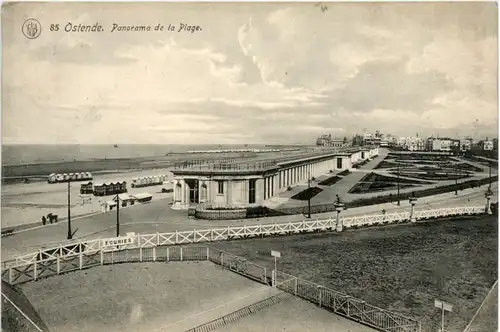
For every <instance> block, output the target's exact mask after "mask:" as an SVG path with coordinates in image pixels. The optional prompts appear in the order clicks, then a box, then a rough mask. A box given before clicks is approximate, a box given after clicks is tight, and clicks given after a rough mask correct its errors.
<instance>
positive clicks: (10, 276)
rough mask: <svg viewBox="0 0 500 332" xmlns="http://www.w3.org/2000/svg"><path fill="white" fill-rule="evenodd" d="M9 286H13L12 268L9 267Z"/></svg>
mask: <svg viewBox="0 0 500 332" xmlns="http://www.w3.org/2000/svg"><path fill="white" fill-rule="evenodd" d="M9 284H11V285H12V268H11V267H9Z"/></svg>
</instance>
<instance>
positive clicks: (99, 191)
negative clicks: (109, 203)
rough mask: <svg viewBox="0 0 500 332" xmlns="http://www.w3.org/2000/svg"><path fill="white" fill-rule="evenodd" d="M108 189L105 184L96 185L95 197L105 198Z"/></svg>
mask: <svg viewBox="0 0 500 332" xmlns="http://www.w3.org/2000/svg"><path fill="white" fill-rule="evenodd" d="M106 188H107V186H106V184H105V183H96V184H95V185H94V196H105V195H106Z"/></svg>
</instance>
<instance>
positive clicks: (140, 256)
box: [139, 247, 142, 262]
mask: <svg viewBox="0 0 500 332" xmlns="http://www.w3.org/2000/svg"><path fill="white" fill-rule="evenodd" d="M139 261H140V262H142V247H139Z"/></svg>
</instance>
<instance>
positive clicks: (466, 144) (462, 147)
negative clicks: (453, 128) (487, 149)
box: [460, 138, 472, 152]
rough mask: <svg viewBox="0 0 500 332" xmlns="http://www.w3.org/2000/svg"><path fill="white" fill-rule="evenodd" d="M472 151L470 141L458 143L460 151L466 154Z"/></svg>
mask: <svg viewBox="0 0 500 332" xmlns="http://www.w3.org/2000/svg"><path fill="white" fill-rule="evenodd" d="M471 149H472V139H470V138H468V139H464V140H461V141H460V151H462V152H466V151H470V150H471Z"/></svg>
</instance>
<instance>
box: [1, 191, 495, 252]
mask: <svg viewBox="0 0 500 332" xmlns="http://www.w3.org/2000/svg"><path fill="white" fill-rule="evenodd" d="M492 188H493V191H494V192H495V194H494V196H493V199H492V201H497V200H498V194H497V188H498V184H497V183H494V184H493V186H492ZM485 191H486V186H483V187H480V188H474V189H467V190H464V191H462V192H460V194H459V195H458V196H455V195H454V193H447V194H442V195H436V196H431V197H424V198H421V199H419V202H418V203H417V207H416V209H417V210H428V209H436V208H443V207H453V206H478V205H483V204H485V198H484V192H485ZM383 209H385V210H386V211H387V212H388V213H390V212H400V211H409V210H410V204H409V203H408V202H407V201H406V200H405V201H401V205H400V206H397V205H396V204H394V203H386V204H379V205H371V206H364V207H359V208H353V209H348V210H346V211H344V212H342V215H343V216H345V217H351V216H360V215H366V214H380V213H381V211H382V210H383ZM335 216H336V212H329V213H322V214H316V215H313V216H312V217H313V218H314V219H315V218H318V219H319V218H322V219H324V218H334V217H335ZM304 219H305V217H304V216H302V215H289V216H280V217H270V218H256V219H241V220H217V221H208V220H200V219H192V218H188V217H187V215H186V211H177V210H172V209H171V208H170V206H169V205H168V202H167V201H166V200H158V201H155V202H151V203H149V204H143V205H138V206H134V207H131V208H127V209H123V210H120V234H125V233H126V232H136V233H156V232H175V231H176V230H177V231H186V230H193V229H206V228H222V227H227V226H241V225H258V224H272V223H286V222H296V221H302V220H304ZM115 225H116V213H115V212H113V211H112V212H108V213H104V214H98V215H93V216H88V217H84V218H81V219H77V220H73V221H72V230H73V231H75V230H77V231H76V234H75V238H79V239H92V238H99V237H114V236H115V235H116V229H115ZM66 236H67V222H60V223H58V224H53V225H49V226H46V227H40V228H37V229H33V230H26V231H22V232H20V233H17V234H14V235H11V236H7V237H3V238H2V241H1V249H2V251H1V252H2V260H7V259H11V258H14V257H15V256H17V255H21V254H24V253H29V252H33V251H34V250H36V249H38V248H40V247H42V246H46V247H52V246H56V245H58V244H61V243H65V242H67V240H66Z"/></svg>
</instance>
